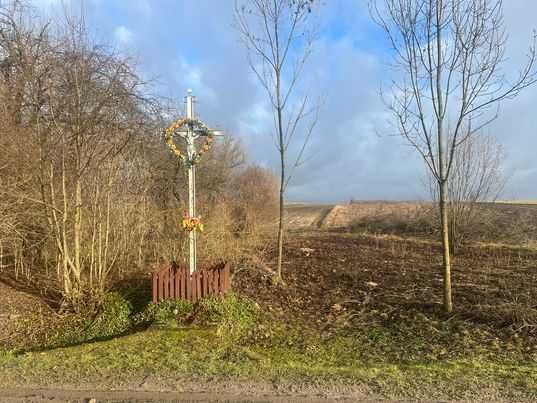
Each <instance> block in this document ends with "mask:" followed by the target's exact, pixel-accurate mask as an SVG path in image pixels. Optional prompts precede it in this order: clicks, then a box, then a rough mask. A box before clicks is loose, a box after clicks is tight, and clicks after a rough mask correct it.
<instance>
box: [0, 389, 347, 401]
mask: <svg viewBox="0 0 537 403" xmlns="http://www.w3.org/2000/svg"><path fill="white" fill-rule="evenodd" d="M0 401H1V402H6V403H14V402H31V403H34V402H35V403H42V402H49V403H60V402H61V403H67V402H69V403H74V402H81V403H102V402H107V403H108V402H114V403H120V402H135V403H142V402H144V403H145V402H181V403H183V402H196V403H198V402H199V403H201V402H211V403H224V402H225V403H250V402H251V403H265V402H266V403H283V402H298V403H302V402H303V403H306V402H313V403H315V402H319V403H321V402H323V403H328V402H336V401H337V402H350V401H355V400H350V399H347V398H344V397H337V398H323V397H320V396H289V395H278V396H269V395H266V396H240V395H227V394H225V393H183V392H154V391H91V390H84V391H76V390H51V389H7V390H2V391H1V392H0Z"/></svg>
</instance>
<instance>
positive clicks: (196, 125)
mask: <svg viewBox="0 0 537 403" xmlns="http://www.w3.org/2000/svg"><path fill="white" fill-rule="evenodd" d="M185 99H186V117H185V118H180V119H178V120H177V121H176V122H175V123H173V124H172V125H171V126H170V127H169V128H168V129H166V132H165V136H166V143H167V144H168V146H169V147H170V148H171V150H172V151H173V152H174V153H175V154H176V155H177V156H178V157H179V158H180V159H182V160H183V161H184V162H185V163H186V166H187V168H188V216H185V217H184V219H183V228H185V229H186V230H187V231H189V267H190V274H192V273H193V272H194V271H195V270H196V232H197V230H198V229H201V228H202V227H201V222H200V220H199V218H197V217H196V163H197V162H199V160H200V158H201V156H202V155H203V154H204V153H205V152H206V151H208V149H209V146H210V145H211V143H212V141H213V137H214V136H222V135H223V133H222V132H221V131H219V130H212V129H209V128H208V127H207V126H206V125H205V124H204V123H203V122H201V121H200V120H198V119H196V118H195V117H194V116H195V115H194V97H193V95H192V90H188V92H187V96H186V97H185ZM174 135H177V136H179V137H180V138H181V139H182V140H184V141H185V143H186V155H185V154H182V153H181V151H180V150H179V148H178V147H177V146H176V144H175V142H174ZM200 137H204V138H205V139H206V141H205V144H204V145H203V146H202V147H201V149H200V150H199V151H197V150H196V139H198V138H200Z"/></svg>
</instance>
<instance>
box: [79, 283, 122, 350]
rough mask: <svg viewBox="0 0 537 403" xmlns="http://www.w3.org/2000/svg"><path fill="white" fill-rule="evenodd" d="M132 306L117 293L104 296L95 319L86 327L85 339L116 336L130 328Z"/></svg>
mask: <svg viewBox="0 0 537 403" xmlns="http://www.w3.org/2000/svg"><path fill="white" fill-rule="evenodd" d="M131 313H132V305H131V303H130V302H129V301H127V300H126V299H125V298H123V297H122V296H121V295H120V294H119V293H117V292H110V293H107V294H106V295H105V296H104V299H103V303H102V305H101V306H100V308H99V310H98V313H97V315H96V316H95V319H94V320H93V321H92V322H90V324H89V325H88V326H87V327H86V332H85V333H86V335H85V336H86V339H88V340H90V339H95V338H103V337H111V336H117V335H119V334H122V333H125V332H126V331H127V330H129V328H130V326H131V319H130V315H131Z"/></svg>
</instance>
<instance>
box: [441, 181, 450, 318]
mask: <svg viewBox="0 0 537 403" xmlns="http://www.w3.org/2000/svg"><path fill="white" fill-rule="evenodd" d="M446 195H447V181H445V180H444V181H442V182H441V183H440V222H441V227H442V231H441V234H442V249H443V263H444V309H445V310H446V312H448V313H451V312H452V311H453V301H452V299H451V257H450V250H449V247H450V243H449V224H448V207H447V203H446Z"/></svg>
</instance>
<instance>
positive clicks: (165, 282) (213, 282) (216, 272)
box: [152, 263, 231, 302]
mask: <svg viewBox="0 0 537 403" xmlns="http://www.w3.org/2000/svg"><path fill="white" fill-rule="evenodd" d="M152 284H153V302H159V301H163V300H165V299H186V300H188V301H191V302H196V301H198V300H199V299H201V298H205V297H209V296H222V295H224V294H226V293H227V292H228V291H229V290H230V289H231V278H230V273H229V265H228V264H225V263H220V264H217V265H215V266H211V267H206V268H203V267H202V268H199V269H198V270H196V271H195V272H194V273H192V274H190V272H189V269H188V267H187V266H186V265H178V264H176V263H172V264H170V265H168V266H166V267H163V268H162V269H160V270H158V271H156V272H154V273H153V274H152Z"/></svg>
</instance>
